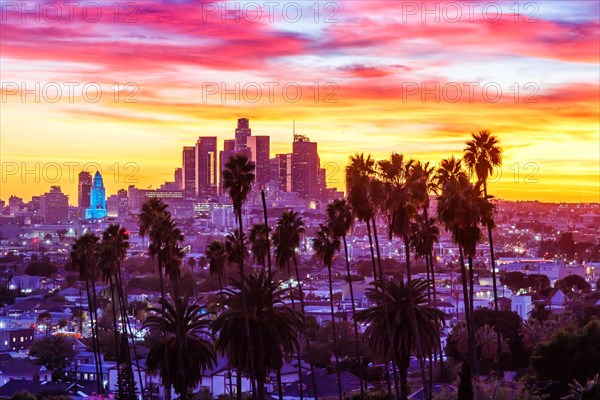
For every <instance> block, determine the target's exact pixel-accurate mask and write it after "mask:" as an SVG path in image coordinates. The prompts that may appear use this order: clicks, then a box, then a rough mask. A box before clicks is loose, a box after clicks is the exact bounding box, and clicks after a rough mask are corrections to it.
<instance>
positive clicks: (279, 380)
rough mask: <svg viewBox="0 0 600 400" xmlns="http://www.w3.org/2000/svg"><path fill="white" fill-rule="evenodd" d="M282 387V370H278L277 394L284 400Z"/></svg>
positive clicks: (280, 399)
mask: <svg viewBox="0 0 600 400" xmlns="http://www.w3.org/2000/svg"><path fill="white" fill-rule="evenodd" d="M281 386H282V385H281V368H277V394H278V395H279V400H283V388H282V387H281Z"/></svg>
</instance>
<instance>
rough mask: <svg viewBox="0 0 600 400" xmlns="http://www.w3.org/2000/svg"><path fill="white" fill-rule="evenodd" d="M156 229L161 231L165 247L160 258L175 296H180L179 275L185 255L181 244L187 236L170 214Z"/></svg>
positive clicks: (161, 250)
mask: <svg viewBox="0 0 600 400" xmlns="http://www.w3.org/2000/svg"><path fill="white" fill-rule="evenodd" d="M156 229H157V231H158V232H160V236H161V238H162V242H163V247H162V248H161V249H160V255H161V257H160V258H161V259H162V261H163V265H164V273H165V275H167V276H168V277H169V281H170V282H171V285H172V286H173V292H174V294H175V296H179V277H180V275H181V265H182V263H183V258H184V257H185V253H184V252H183V249H182V248H181V246H182V245H183V242H184V240H185V238H184V236H183V233H182V232H181V230H180V229H179V228H178V227H177V224H176V223H175V222H174V221H173V220H172V219H171V217H170V215H169V216H168V217H167V218H165V219H163V220H161V222H160V224H159V225H158V226H157V227H156Z"/></svg>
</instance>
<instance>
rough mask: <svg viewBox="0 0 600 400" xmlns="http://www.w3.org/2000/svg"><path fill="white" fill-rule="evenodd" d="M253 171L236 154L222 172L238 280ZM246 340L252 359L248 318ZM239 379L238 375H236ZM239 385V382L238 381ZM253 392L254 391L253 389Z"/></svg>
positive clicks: (241, 157)
mask: <svg viewBox="0 0 600 400" xmlns="http://www.w3.org/2000/svg"><path fill="white" fill-rule="evenodd" d="M254 169H255V165H254V163H252V162H249V161H248V157H246V156H245V155H243V154H236V155H234V156H232V157H231V158H230V159H229V161H228V162H227V163H226V164H225V169H224V171H223V188H224V189H225V190H226V191H227V192H228V193H229V198H230V199H231V202H232V203H233V211H234V213H235V216H236V219H237V222H238V231H239V235H238V236H239V237H238V239H239V246H238V250H239V258H238V265H239V269H240V279H242V278H241V277H243V276H244V256H245V254H244V252H245V249H246V246H245V243H244V226H243V220H242V207H243V205H244V202H245V201H246V199H247V198H248V194H249V193H250V190H252V184H253V183H254V178H255V175H254ZM242 290H245V287H244V286H243V285H242ZM242 300H243V308H244V311H246V308H247V306H246V303H245V302H246V297H245V296H242ZM245 325H246V327H245V328H246V338H247V340H248V349H249V350H250V353H249V354H250V357H253V354H254V351H253V349H252V346H253V343H254V342H253V340H252V338H251V331H250V325H249V322H248V318H246V324H245ZM252 377H253V376H252ZM238 378H239V374H238ZM238 383H239V381H238ZM252 387H253V388H255V387H256V382H255V381H254V378H253V379H252ZM253 392H255V389H253ZM237 396H238V400H241V396H242V393H241V387H240V386H238V394H237Z"/></svg>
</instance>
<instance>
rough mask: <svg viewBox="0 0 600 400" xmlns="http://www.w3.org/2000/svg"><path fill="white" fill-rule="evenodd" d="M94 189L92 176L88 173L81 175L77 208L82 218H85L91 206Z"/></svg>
mask: <svg viewBox="0 0 600 400" xmlns="http://www.w3.org/2000/svg"><path fill="white" fill-rule="evenodd" d="M91 189H92V174H90V173H89V172H87V171H81V172H80V173H79V186H78V191H77V207H79V212H80V216H82V217H84V216H85V210H86V209H87V208H88V207H89V206H90V190H91Z"/></svg>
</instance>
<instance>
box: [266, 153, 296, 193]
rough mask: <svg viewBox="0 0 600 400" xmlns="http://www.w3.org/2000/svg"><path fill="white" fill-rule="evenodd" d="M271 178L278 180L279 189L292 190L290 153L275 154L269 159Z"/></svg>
mask: <svg viewBox="0 0 600 400" xmlns="http://www.w3.org/2000/svg"><path fill="white" fill-rule="evenodd" d="M271 171H272V174H271V180H272V181H277V182H278V187H279V190H282V191H285V192H291V191H292V155H291V154H276V155H275V158H273V159H272V160H271Z"/></svg>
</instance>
